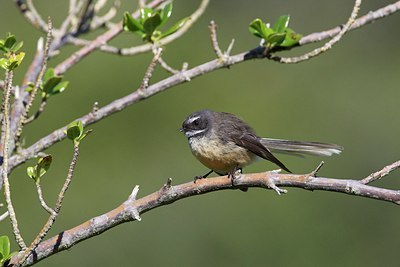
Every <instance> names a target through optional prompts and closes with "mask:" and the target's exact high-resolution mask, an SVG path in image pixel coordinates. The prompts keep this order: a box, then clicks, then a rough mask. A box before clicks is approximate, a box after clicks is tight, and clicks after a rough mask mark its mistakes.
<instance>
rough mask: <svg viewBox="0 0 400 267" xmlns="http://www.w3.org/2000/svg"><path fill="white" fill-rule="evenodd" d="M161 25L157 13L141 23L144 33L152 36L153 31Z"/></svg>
mask: <svg viewBox="0 0 400 267" xmlns="http://www.w3.org/2000/svg"><path fill="white" fill-rule="evenodd" d="M160 24H161V17H160V14H159V13H154V14H153V15H152V16H151V17H149V18H147V19H146V20H145V21H144V23H143V29H144V32H145V33H147V34H148V35H152V34H153V32H154V31H155V29H157V27H158V26H160Z"/></svg>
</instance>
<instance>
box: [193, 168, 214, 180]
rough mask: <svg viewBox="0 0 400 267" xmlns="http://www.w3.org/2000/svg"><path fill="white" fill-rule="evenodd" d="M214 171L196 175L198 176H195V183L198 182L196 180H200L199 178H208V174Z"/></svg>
mask: <svg viewBox="0 0 400 267" xmlns="http://www.w3.org/2000/svg"><path fill="white" fill-rule="evenodd" d="M212 172H213V170H211V171H209V172H207V173H206V174H204V175H200V176H198V175H196V176H195V177H194V183H196V181H197V180H199V179H204V178H207V176H209V175H210V174H211V173H212Z"/></svg>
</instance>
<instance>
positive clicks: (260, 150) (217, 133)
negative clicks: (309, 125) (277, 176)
mask: <svg viewBox="0 0 400 267" xmlns="http://www.w3.org/2000/svg"><path fill="white" fill-rule="evenodd" d="M180 131H181V132H183V133H184V134H185V135H186V137H187V139H188V142H189V146H190V149H191V151H192V154H193V155H194V156H195V157H196V158H197V159H198V160H199V161H200V162H201V163H202V164H203V165H204V166H206V167H207V168H208V169H210V171H209V172H208V173H206V174H204V175H200V176H196V177H195V179H194V180H195V182H196V180H197V179H201V178H206V177H207V176H208V175H209V174H211V173H212V172H215V173H217V174H218V175H228V177H231V178H232V179H233V178H234V175H235V173H236V172H237V171H240V172H241V171H242V168H243V167H245V166H247V165H249V164H251V163H252V162H254V161H255V160H257V159H260V158H261V159H264V160H267V161H270V162H272V163H274V164H276V165H277V166H278V167H279V168H281V169H283V170H285V171H286V172H289V173H291V171H290V170H289V169H288V168H287V167H286V166H285V165H284V164H283V163H282V162H281V161H280V160H279V159H278V158H277V157H276V156H274V155H273V154H272V152H280V153H288V154H292V155H302V154H311V155H315V156H331V155H334V154H340V153H341V152H342V151H343V147H342V146H339V145H336V144H328V143H320V142H307V141H293V140H284V139H273V138H262V137H259V136H258V135H257V134H256V132H255V131H254V130H253V128H252V127H251V126H250V125H248V124H247V123H246V122H244V121H243V120H241V119H239V118H238V117H237V116H235V115H234V114H231V113H227V112H216V111H212V110H209V109H204V110H200V111H196V112H193V113H192V114H190V115H189V116H188V117H187V118H186V119H185V120H184V121H183V123H182V128H181V129H180Z"/></svg>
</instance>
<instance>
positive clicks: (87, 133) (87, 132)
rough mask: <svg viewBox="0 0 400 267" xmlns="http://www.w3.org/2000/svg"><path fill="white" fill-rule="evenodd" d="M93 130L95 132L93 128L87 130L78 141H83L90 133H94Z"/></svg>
mask: <svg viewBox="0 0 400 267" xmlns="http://www.w3.org/2000/svg"><path fill="white" fill-rule="evenodd" d="M92 132H93V130H92V129H89V130H87V131H86V132H85V133H83V134H82V136H81V137H79V140H78V141H82V140H83V139H84V138H85V137H86V136H88V135H89V134H90V133H92Z"/></svg>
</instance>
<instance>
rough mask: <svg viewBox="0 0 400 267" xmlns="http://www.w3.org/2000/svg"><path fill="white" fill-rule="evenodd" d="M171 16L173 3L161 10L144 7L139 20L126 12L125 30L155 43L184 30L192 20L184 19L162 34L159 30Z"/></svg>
mask: <svg viewBox="0 0 400 267" xmlns="http://www.w3.org/2000/svg"><path fill="white" fill-rule="evenodd" d="M171 15H172V3H168V4H167V5H165V6H164V8H161V9H152V8H149V7H143V8H141V9H140V17H139V19H135V18H134V17H132V15H131V14H130V13H129V12H125V13H124V20H123V26H124V30H125V31H130V32H133V33H136V34H138V35H139V36H140V37H141V38H142V39H143V40H144V41H147V42H150V43H155V42H157V41H159V40H161V39H163V38H165V37H167V36H168V35H171V34H173V33H174V32H176V31H177V30H179V29H180V28H182V26H183V25H184V24H185V23H186V21H188V20H189V19H190V17H186V18H183V19H181V20H180V21H178V22H177V23H175V24H174V25H173V26H172V27H170V28H169V29H167V30H165V31H163V32H161V31H160V30H159V28H160V27H161V26H163V25H164V24H165V23H166V22H167V21H168V19H169V18H170V17H171Z"/></svg>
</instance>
